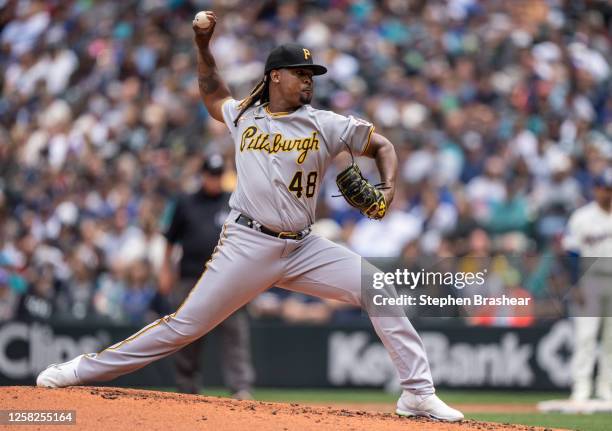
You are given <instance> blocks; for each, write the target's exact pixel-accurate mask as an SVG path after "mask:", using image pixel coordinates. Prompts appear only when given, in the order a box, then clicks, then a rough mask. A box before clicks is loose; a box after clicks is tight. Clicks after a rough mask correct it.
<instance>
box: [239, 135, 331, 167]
mask: <svg viewBox="0 0 612 431" xmlns="http://www.w3.org/2000/svg"><path fill="white" fill-rule="evenodd" d="M244 150H253V151H256V150H259V151H265V152H267V153H268V154H275V153H278V152H281V151H282V152H291V151H299V152H300V154H299V156H298V158H297V160H296V162H297V163H298V164H300V165H301V164H302V163H304V160H306V156H307V155H308V152H309V151H310V150H313V151H318V150H319V140H318V139H317V132H316V131H314V132H312V134H311V135H310V136H308V137H304V138H295V139H286V138H285V137H284V136H283V135H281V134H280V133H276V134H274V135H272V136H270V134H269V133H263V132H261V131H260V130H259V129H258V128H257V127H256V126H251V127H248V128H247V129H246V130H245V131H244V132H243V133H242V140H241V141H240V152H242V151H244Z"/></svg>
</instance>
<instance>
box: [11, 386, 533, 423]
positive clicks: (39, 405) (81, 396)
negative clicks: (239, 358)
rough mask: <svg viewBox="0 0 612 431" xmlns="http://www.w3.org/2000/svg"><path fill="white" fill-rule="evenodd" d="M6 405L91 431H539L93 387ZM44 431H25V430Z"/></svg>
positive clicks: (19, 397) (33, 395)
mask: <svg viewBox="0 0 612 431" xmlns="http://www.w3.org/2000/svg"><path fill="white" fill-rule="evenodd" d="M0 405H1V406H2V407H1V408H2V410H74V411H76V425H77V427H76V428H78V429H87V430H89V431H97V430H103V431H109V430H113V431H115V430H117V431H119V430H121V431H122V430H127V431H135V430H139V429H143V430H159V431H168V430H169V429H171V430H179V429H180V430H194V429H202V430H224V431H225V430H237V431H238V430H240V431H242V430H247V429H248V430H253V431H255V430H266V431H268V430H281V431H290V430H291V431H303V430H317V431H326V430H329V431H339V430H347V431H348V430H352V431H356V430H381V431H385V430H398V431H399V430H401V431H408V430H415V431H416V430H419V431H423V430H436V431H446V430H462V431H466V430H471V429H481V430H493V431H497V430H524V431H527V430H529V431H532V430H535V428H533V427H528V426H523V425H502V424H492V423H483V422H475V421H469V420H468V421H463V422H461V423H454V424H450V423H443V422H435V421H430V420H427V419H423V418H414V419H412V418H400V417H398V416H396V415H394V414H392V413H374V412H366V411H363V410H349V409H337V408H333V407H314V406H303V405H300V404H282V403H268V402H261V401H236V400H231V399H227V398H216V397H205V396H201V395H185V394H176V393H170V392H156V391H145V390H134V389H122V388H99V387H87V386H83V387H72V388H63V389H43V388H35V387H29V386H10V387H4V388H2V390H1V391H0ZM391 409H392V406H390V407H389V410H391ZM43 427H44V426H41V425H37V426H36V428H33V427H24V426H21V427H19V429H20V430H25V429H28V428H29V429H38V428H43ZM45 429H46V427H45ZM53 429H54V430H60V429H67V430H68V429H70V430H74V429H75V427H74V425H66V426H54V427H53Z"/></svg>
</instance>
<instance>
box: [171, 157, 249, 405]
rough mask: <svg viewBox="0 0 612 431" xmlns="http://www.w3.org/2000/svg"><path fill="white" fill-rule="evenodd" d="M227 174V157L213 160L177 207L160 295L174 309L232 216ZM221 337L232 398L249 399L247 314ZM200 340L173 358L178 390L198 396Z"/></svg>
mask: <svg viewBox="0 0 612 431" xmlns="http://www.w3.org/2000/svg"><path fill="white" fill-rule="evenodd" d="M224 171H225V163H224V160H223V157H222V156H221V155H219V154H213V155H210V156H209V157H207V158H206V159H205V161H204V164H203V165H202V184H201V187H200V188H199V190H198V191H197V192H195V193H193V194H189V195H182V196H179V198H178V199H177V201H176V206H175V209H174V213H173V215H172V218H171V221H170V224H169V228H168V230H167V232H166V239H167V241H168V243H167V245H166V251H165V256H164V262H163V265H162V268H161V271H160V280H159V286H160V292H161V293H163V294H167V295H168V297H169V300H170V302H171V304H172V306H173V307H174V308H175V309H176V308H178V307H179V306H180V304H181V303H182V302H183V300H184V299H185V298H186V297H187V295H188V294H189V291H190V290H191V289H192V288H193V286H195V285H196V283H197V281H198V278H199V276H200V274H201V273H202V268H203V266H204V264H205V263H206V262H207V261H208V259H209V258H210V256H211V255H212V253H213V250H214V248H215V246H216V245H217V241H218V240H219V235H220V233H221V227H222V225H223V222H224V220H225V218H226V217H227V215H228V214H229V204H228V203H229V197H230V193H227V192H224V191H223V188H222V183H221V177H222V175H223V173H224ZM177 244H180V245H181V246H182V249H183V253H182V257H181V259H180V263H179V273H180V278H179V280H178V283H177V282H175V276H174V274H175V273H176V272H175V270H174V265H173V259H172V257H173V255H174V251H175V246H176V245H177ZM215 331H216V332H217V334H218V336H219V337H220V345H221V367H222V372H223V379H224V381H225V384H226V386H227V387H228V388H229V389H230V391H231V392H232V394H233V396H234V397H235V398H239V399H248V398H251V390H252V385H253V381H254V377H255V373H254V370H253V365H252V362H251V353H250V338H249V322H248V316H247V314H246V311H245V310H244V309H240V310H238V311H236V312H235V313H234V314H233V315H232V316H230V317H228V318H227V319H226V320H225V321H224V322H222V323H221V324H220V325H219V326H218V327H217V328H216V329H215ZM202 340H203V339H202V338H200V339H198V340H196V341H195V342H193V343H191V344H189V345H188V346H185V347H184V348H183V349H182V350H180V351H179V352H177V353H176V354H175V364H176V382H177V389H178V390H179V391H180V392H184V393H199V391H200V385H201V381H202V376H201V374H200V372H199V362H200V351H201V347H202Z"/></svg>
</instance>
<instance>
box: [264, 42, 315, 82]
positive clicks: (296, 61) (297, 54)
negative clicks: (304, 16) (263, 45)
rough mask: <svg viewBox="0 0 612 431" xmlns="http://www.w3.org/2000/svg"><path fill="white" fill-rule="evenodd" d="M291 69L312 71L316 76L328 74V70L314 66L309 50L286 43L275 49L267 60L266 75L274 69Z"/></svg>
mask: <svg viewBox="0 0 612 431" xmlns="http://www.w3.org/2000/svg"><path fill="white" fill-rule="evenodd" d="M291 67H303V68H306V69H310V70H312V73H313V74H314V75H323V74H324V73H327V68H326V67H325V66H321V65H320V64H314V63H313V61H312V54H311V53H310V50H309V49H308V48H304V47H303V46H302V45H298V44H296V43H286V44H283V45H280V46H277V47H276V48H274V49H273V50H272V51H271V52H270V54H269V55H268V59H267V60H266V69H265V73H266V74H267V73H268V72H270V71H271V70H274V69H286V68H291Z"/></svg>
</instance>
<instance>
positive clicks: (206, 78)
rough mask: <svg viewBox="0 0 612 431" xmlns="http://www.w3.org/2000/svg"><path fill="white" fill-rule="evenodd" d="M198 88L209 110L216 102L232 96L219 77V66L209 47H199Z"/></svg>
mask: <svg viewBox="0 0 612 431" xmlns="http://www.w3.org/2000/svg"><path fill="white" fill-rule="evenodd" d="M198 88H199V89H200V96H201V97H202V101H203V102H204V104H205V105H206V107H207V108H208V109H209V110H211V108H212V106H211V105H212V104H214V102H216V101H220V100H223V99H226V98H227V97H229V96H230V95H231V94H230V91H229V89H228V88H227V85H226V84H225V82H224V81H223V79H221V76H220V75H219V71H218V70H217V64H216V62H215V59H214V57H213V55H212V53H211V52H210V49H209V48H208V47H206V48H202V47H200V46H198Z"/></svg>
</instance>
